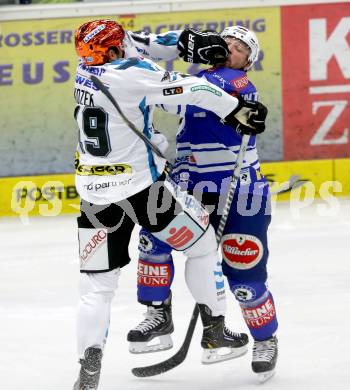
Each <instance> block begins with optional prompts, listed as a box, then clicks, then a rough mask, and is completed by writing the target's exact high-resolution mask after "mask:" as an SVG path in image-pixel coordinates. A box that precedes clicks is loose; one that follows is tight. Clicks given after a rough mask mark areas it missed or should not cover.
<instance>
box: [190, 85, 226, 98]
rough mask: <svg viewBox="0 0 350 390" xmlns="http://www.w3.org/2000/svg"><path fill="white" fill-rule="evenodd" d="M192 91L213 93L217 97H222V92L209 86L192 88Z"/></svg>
mask: <svg viewBox="0 0 350 390" xmlns="http://www.w3.org/2000/svg"><path fill="white" fill-rule="evenodd" d="M191 91H192V92H197V91H207V92H210V93H213V94H214V95H216V96H222V92H220V91H218V90H217V89H215V88H212V87H210V86H209V85H196V86H194V87H191Z"/></svg>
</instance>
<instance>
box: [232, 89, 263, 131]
mask: <svg viewBox="0 0 350 390" xmlns="http://www.w3.org/2000/svg"><path fill="white" fill-rule="evenodd" d="M237 99H238V100H239V103H238V106H237V107H236V108H235V109H234V110H233V111H232V112H231V113H230V114H229V115H227V117H226V118H225V122H226V123H227V124H228V125H230V126H232V127H234V128H235V129H236V131H237V133H239V134H248V135H256V134H260V133H262V132H263V131H264V130H265V119H266V116H267V112H268V111H267V107H265V106H264V105H263V104H262V103H260V102H252V101H246V100H244V99H243V98H242V97H239V96H238V97H237Z"/></svg>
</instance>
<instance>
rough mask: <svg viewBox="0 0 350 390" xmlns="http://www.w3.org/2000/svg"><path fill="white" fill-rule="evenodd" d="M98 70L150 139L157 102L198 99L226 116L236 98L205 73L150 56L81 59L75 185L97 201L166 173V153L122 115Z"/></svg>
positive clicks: (128, 191)
mask: <svg viewBox="0 0 350 390" xmlns="http://www.w3.org/2000/svg"><path fill="white" fill-rule="evenodd" d="M90 75H95V76H97V77H98V78H99V79H100V80H101V81H102V82H103V83H104V84H105V85H106V86H107V87H108V88H109V91H110V93H111V94H112V95H113V96H114V97H115V99H116V100H117V102H118V103H119V105H120V108H121V110H122V111H123V113H124V115H125V116H126V117H127V118H128V119H129V120H130V121H131V122H133V123H134V125H135V126H136V127H137V128H138V129H139V130H140V131H141V132H143V134H144V135H146V136H147V137H148V138H149V139H150V140H152V136H153V134H154V129H153V126H152V116H153V110H154V106H155V105H156V104H167V105H169V104H170V105H179V104H190V105H196V106H199V107H202V108H205V109H207V110H211V111H213V112H215V113H216V114H217V115H218V116H219V117H221V118H224V117H226V116H227V115H228V114H229V113H230V112H231V111H232V110H233V109H234V108H235V107H236V105H237V99H236V98H234V97H232V96H230V95H229V94H226V93H225V92H224V91H222V90H221V89H220V88H218V87H216V86H215V85H213V84H210V83H209V82H208V81H207V80H206V79H205V78H197V77H194V76H188V75H181V74H179V73H174V72H168V71H165V70H164V69H163V68H161V67H159V66H158V65H157V64H155V63H154V62H152V61H150V60H146V59H143V58H136V57H132V58H129V59H118V60H116V61H114V62H113V63H111V64H105V65H102V66H85V65H83V64H79V66H78V68H77V73H76V76H75V98H76V101H77V104H78V108H77V109H76V119H77V122H78V125H79V134H80V138H79V147H78V151H79V161H78V163H77V164H76V165H77V175H76V187H77V190H78V192H79V194H80V196H81V197H82V198H83V199H84V200H86V201H88V202H90V203H94V204H100V205H101V204H108V203H112V202H118V201H120V200H123V199H126V198H128V197H129V196H131V195H134V194H136V193H138V192H140V191H142V190H143V189H145V188H146V187H148V186H149V185H151V184H152V183H153V182H154V181H156V180H157V178H158V177H159V176H160V175H161V174H162V172H163V170H164V167H165V162H166V161H165V159H163V158H160V157H158V156H156V155H155V154H154V153H153V152H152V151H151V149H150V147H149V146H147V145H146V144H145V143H144V142H143V141H142V140H141V139H140V138H139V137H138V136H137V135H136V134H135V133H134V132H133V131H132V130H131V129H130V128H129V127H128V125H127V124H126V123H125V122H124V121H123V119H122V118H121V117H120V115H119V114H118V112H117V111H116V109H115V108H114V107H113V105H112V104H111V103H110V101H109V100H108V99H107V98H106V97H105V95H104V94H103V93H102V92H100V91H99V90H98V89H97V88H96V87H95V85H94V84H93V83H92V82H91V80H90V78H89V77H90Z"/></svg>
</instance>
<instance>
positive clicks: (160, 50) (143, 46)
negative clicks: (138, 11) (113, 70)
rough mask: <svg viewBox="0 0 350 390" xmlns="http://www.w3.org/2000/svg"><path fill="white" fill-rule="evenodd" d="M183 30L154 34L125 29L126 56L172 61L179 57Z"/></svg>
mask: <svg viewBox="0 0 350 390" xmlns="http://www.w3.org/2000/svg"><path fill="white" fill-rule="evenodd" d="M181 33H182V30H176V31H168V32H166V33H163V34H152V33H148V32H145V31H137V32H132V31H125V38H124V40H123V45H124V49H125V58H129V57H138V56H140V55H141V56H142V57H146V58H148V59H150V60H152V61H155V62H157V61H170V60H174V59H176V58H178V56H179V51H178V49H177V41H178V39H179V36H180V34H181Z"/></svg>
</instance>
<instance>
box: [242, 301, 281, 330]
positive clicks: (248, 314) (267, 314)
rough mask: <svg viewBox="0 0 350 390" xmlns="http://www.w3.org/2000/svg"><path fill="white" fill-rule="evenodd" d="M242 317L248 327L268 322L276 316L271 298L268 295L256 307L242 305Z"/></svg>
mask: <svg viewBox="0 0 350 390" xmlns="http://www.w3.org/2000/svg"><path fill="white" fill-rule="evenodd" d="M242 314H243V318H244V320H245V322H246V324H247V325H248V327H249V328H254V329H258V328H261V327H263V326H265V325H267V324H269V323H270V322H271V321H273V319H274V318H275V317H276V310H275V305H274V303H273V300H272V299H271V298H270V297H268V298H267V299H266V301H265V302H262V303H261V304H260V305H258V306H256V307H243V308H242Z"/></svg>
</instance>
